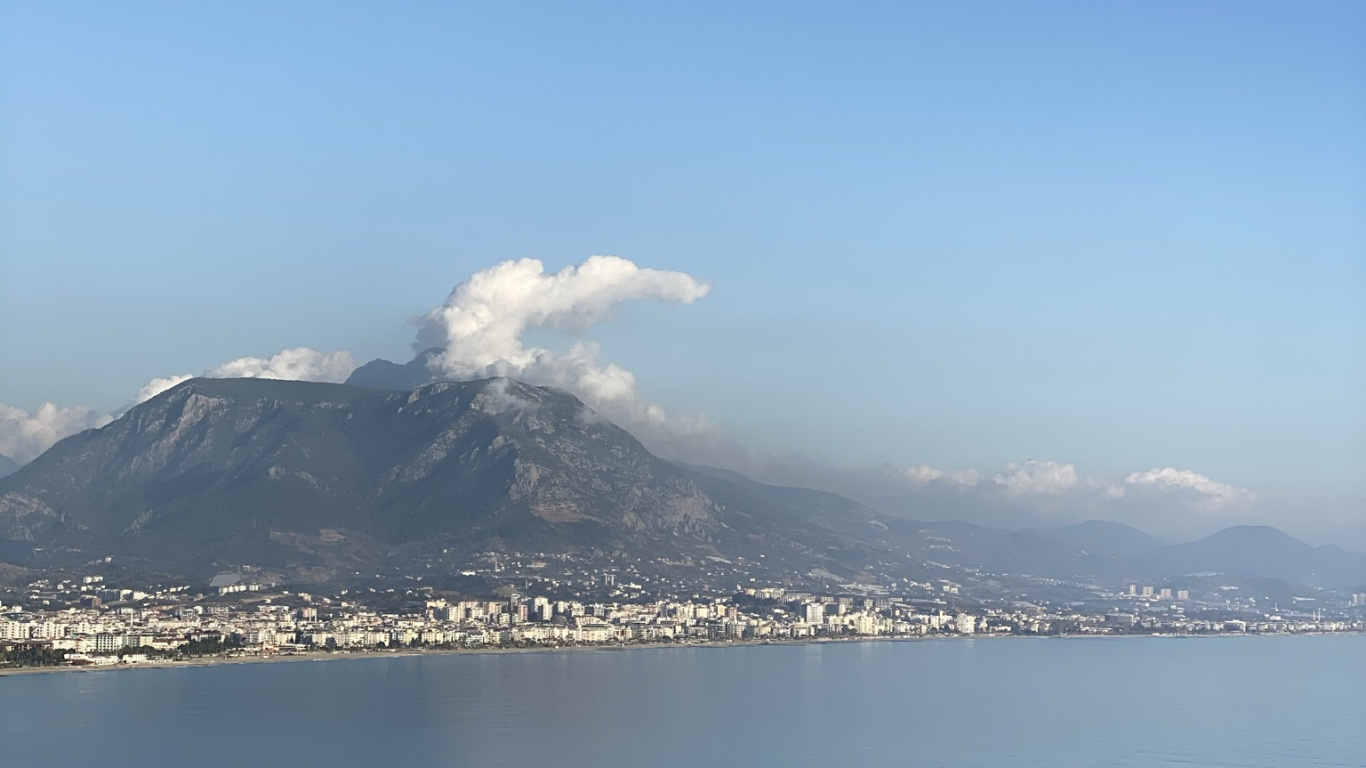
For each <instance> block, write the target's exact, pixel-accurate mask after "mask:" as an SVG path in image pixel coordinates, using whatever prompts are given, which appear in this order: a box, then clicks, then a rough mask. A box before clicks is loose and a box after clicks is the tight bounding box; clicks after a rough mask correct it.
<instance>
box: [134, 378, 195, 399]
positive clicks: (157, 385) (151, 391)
mask: <svg viewBox="0 0 1366 768" xmlns="http://www.w3.org/2000/svg"><path fill="white" fill-rule="evenodd" d="M193 378H194V377H193V376H191V375H190V374H188V373H181V374H177V375H175V376H167V377H165V378H163V379H152V380H151V381H149V382H147V383H146V384H143V385H142V389H139V390H138V393H137V394H136V395H133V404H134V405H137V404H138V403H145V402H147V401H148V400H151V399H152V398H154V397H156V396H157V395H159V394H161V393H162V392H165V391H166V390H168V389H170V388H171V387H174V386H176V385H177V384H182V383H184V382H187V381H189V380H190V379H193Z"/></svg>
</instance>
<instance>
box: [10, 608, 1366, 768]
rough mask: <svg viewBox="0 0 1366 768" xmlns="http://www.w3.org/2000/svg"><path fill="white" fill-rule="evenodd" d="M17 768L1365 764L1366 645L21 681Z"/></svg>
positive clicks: (1062, 645) (323, 669)
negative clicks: (27, 767)
mask: <svg viewBox="0 0 1366 768" xmlns="http://www.w3.org/2000/svg"><path fill="white" fill-rule="evenodd" d="M0 765H3V766H5V767H6V768H21V767H23V766H63V767H64V768H67V767H70V766H101V767H102V768H123V767H125V766H126V767H127V768H149V767H154V766H233V767H234V768H245V767H247V766H289V767H290V768H300V766H332V767H336V766H375V767H384V766H428V765H430V766H537V767H543V768H558V767H561V766H564V767H573V768H577V767H579V766H583V767H585V768H587V767H589V766H592V767H593V768H617V767H619V766H620V767H625V766H633V767H634V766H665V767H672V766H677V767H678V768H684V767H686V768H701V767H706V766H736V767H737V768H739V767H740V766H744V767H745V768H754V767H756V766H813V767H815V766H819V767H820V768H832V767H845V766H955V767H958V766H963V767H967V766H972V767H974V768H976V767H979V766H982V767H985V766H991V767H992V768H995V767H996V766H1049V767H1050V768H1059V767H1063V766H1076V767H1077V768H1095V767H1096V766H1144V767H1147V766H1185V767H1190V766H1247V767H1256V768H1287V767H1295V766H1354V767H1355V768H1362V766H1366V636H1363V635H1326V636H1260V637H1227V636H1226V637H1205V638H1162V637H1126V638H1094V639H1083V638H1048V639H1043V638H1040V639H1026V638H994V639H985V638H984V639H942V640H923V641H872V642H833V643H813V644H807V645H743V646H703V647H665V648H642V649H620V650H576V651H555V652H540V653H486V654H474V653H470V654H445V655H438V654H425V655H412V656H375V655H372V656H362V657H343V658H337V659H328V660H323V661H294V662H281V663H255V664H221V665H215V666H204V667H190V668H162V669H144V670H109V671H80V672H54V673H50V674H29V675H13V676H6V677H0Z"/></svg>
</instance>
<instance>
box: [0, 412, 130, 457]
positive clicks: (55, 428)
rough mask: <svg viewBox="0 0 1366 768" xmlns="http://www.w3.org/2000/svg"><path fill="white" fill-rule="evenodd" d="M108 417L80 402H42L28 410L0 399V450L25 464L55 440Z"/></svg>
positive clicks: (108, 418)
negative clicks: (66, 404)
mask: <svg viewBox="0 0 1366 768" xmlns="http://www.w3.org/2000/svg"><path fill="white" fill-rule="evenodd" d="M112 420H113V419H112V417H111V416H109V415H107V414H103V413H99V412H97V411H96V410H95V409H93V408H88V407H86V406H83V405H76V406H71V407H65V408H64V407H61V406H58V405H55V404H53V403H43V404H42V405H40V406H38V407H37V408H35V409H34V410H33V411H32V412H29V411H25V410H24V409H22V408H15V407H13V406H9V405H5V404H4V403H0V454H4V455H6V456H8V457H10V458H11V459H14V460H15V461H17V462H19V463H20V464H26V463H28V462H29V461H32V460H33V459H34V458H36V457H37V456H38V454H40V453H42V452H43V451H46V450H47V449H48V448H50V447H51V446H52V444H53V443H55V442H57V441H58V440H61V439H62V438H64V437H67V436H69V435H74V434H76V433H77V432H80V431H82V430H86V429H94V428H96V427H102V426H104V425H105V424H108V423H109V422H110V421H112Z"/></svg>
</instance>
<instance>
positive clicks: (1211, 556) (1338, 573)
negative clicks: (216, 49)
mask: <svg viewBox="0 0 1366 768" xmlns="http://www.w3.org/2000/svg"><path fill="white" fill-rule="evenodd" d="M1158 559H1159V561H1160V562H1161V564H1162V566H1163V567H1164V569H1165V570H1167V571H1169V572H1175V573H1203V572H1217V573H1226V574H1231V575H1234V576H1240V577H1244V578H1269V579H1283V580H1286V581H1293V582H1297V583H1301V584H1311V585H1314V586H1323V587H1331V588H1341V589H1350V588H1353V587H1356V586H1359V585H1361V584H1366V554H1362V553H1359V552H1349V551H1347V550H1345V549H1342V548H1340V547H1335V546H1332V545H1328V546H1322V547H1312V546H1310V545H1308V544H1305V543H1304V542H1302V541H1300V540H1299V539H1296V538H1294V537H1292V536H1289V535H1287V534H1285V533H1282V532H1281V531H1280V530H1278V529H1276V528H1271V527H1268V526H1264V525H1239V526H1234V527H1232V528H1225V529H1224V530H1222V531H1219V532H1217V533H1214V534H1211V535H1210V536H1207V537H1205V538H1203V539H1200V540H1199V541H1193V542H1190V543H1188V544H1178V545H1175V546H1171V547H1167V548H1165V549H1163V550H1162V551H1161V553H1160V554H1159V556H1158Z"/></svg>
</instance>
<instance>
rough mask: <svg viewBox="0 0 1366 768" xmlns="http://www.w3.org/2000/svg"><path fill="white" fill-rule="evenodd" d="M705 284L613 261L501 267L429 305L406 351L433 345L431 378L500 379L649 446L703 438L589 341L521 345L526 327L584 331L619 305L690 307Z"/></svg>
mask: <svg viewBox="0 0 1366 768" xmlns="http://www.w3.org/2000/svg"><path fill="white" fill-rule="evenodd" d="M708 290H710V288H709V286H708V285H707V284H706V283H704V282H702V281H700V280H697V279H696V278H694V277H692V276H691V275H687V274H685V273H682V272H670V271H664V270H657V269H647V268H642V267H639V266H637V265H636V264H634V263H633V262H631V261H628V260H626V259H623V258H620V257H617V256H592V257H590V258H588V259H587V260H586V261H584V262H583V263H582V264H579V265H571V266H567V267H565V268H564V269H562V270H560V271H559V272H555V273H547V272H546V271H545V266H544V265H543V264H542V263H541V262H540V261H538V260H536V259H522V260H520V261H505V262H503V263H501V264H497V265H495V266H492V267H489V268H488V269H484V270H481V271H479V272H476V273H475V274H474V275H472V276H471V277H470V278H469V279H468V280H466V281H464V282H462V283H460V284H459V285H457V286H456V287H455V288H454V289H453V290H452V291H451V293H450V295H449V296H448V297H447V298H446V301H445V302H444V303H443V304H442V305H441V306H439V307H437V308H435V309H433V310H432V311H430V312H428V313H427V314H425V315H423V316H422V317H420V318H418V319H417V320H416V321H415V322H416V324H417V325H418V326H419V331H418V335H417V341H416V342H415V344H414V348H415V349H417V350H418V351H422V350H426V349H431V348H443V349H444V352H442V353H440V354H438V355H435V356H433V357H432V358H431V359H430V360H429V362H428V365H429V366H430V367H431V368H432V370H433V372H434V373H436V374H437V375H439V376H444V377H449V378H455V379H474V378H481V377H486V376H509V377H512V378H516V379H519V380H522V381H525V382H527V383H530V384H539V385H548V386H553V387H558V388H560V389H564V390H567V391H569V392H572V393H573V394H575V395H577V396H578V397H579V398H580V399H581V400H583V401H584V403H585V404H586V405H588V406H589V407H591V408H593V409H595V410H597V411H598V412H600V413H601V414H602V415H604V416H606V417H607V418H609V419H611V420H613V421H615V422H617V423H619V424H621V425H622V426H624V427H626V428H627V429H629V430H631V431H632V432H634V433H636V436H637V437H639V438H641V439H643V440H645V441H646V442H647V443H650V444H652V446H654V447H656V448H660V447H663V446H666V445H667V444H669V443H671V442H674V441H677V440H679V439H684V438H686V437H687V436H689V435H709V434H712V433H714V432H715V431H716V428H715V425H713V424H712V423H711V422H710V421H708V420H707V419H706V418H705V417H700V416H678V415H673V414H670V413H668V412H667V411H666V410H665V409H664V408H663V407H662V406H660V405H659V404H657V403H651V402H648V401H647V400H646V399H645V398H644V397H642V396H641V394H640V392H639V389H638V387H637V383H636V376H635V374H634V373H632V372H631V371H629V370H627V369H625V368H623V367H621V366H619V365H617V364H615V363H603V362H601V361H600V360H599V355H600V353H601V350H600V348H599V346H598V344H597V343H596V342H591V341H589V342H580V343H576V344H574V345H572V346H570V347H569V349H567V350H565V351H563V352H555V351H552V350H549V349H544V348H541V347H534V346H533V347H528V346H526V344H525V342H524V340H523V336H524V335H525V334H526V332H527V331H529V330H532V329H535V328H557V329H570V330H584V329H587V328H589V327H591V326H593V325H594V324H596V323H599V322H602V321H603V320H606V319H608V318H610V317H611V315H612V312H613V311H614V310H615V309H616V308H617V307H619V306H620V305H621V304H623V303H625V302H627V301H642V300H655V301H664V302H670V303H676V304H691V303H692V302H694V301H697V300H698V299H700V298H702V297H704V296H706V295H707V292H708Z"/></svg>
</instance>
